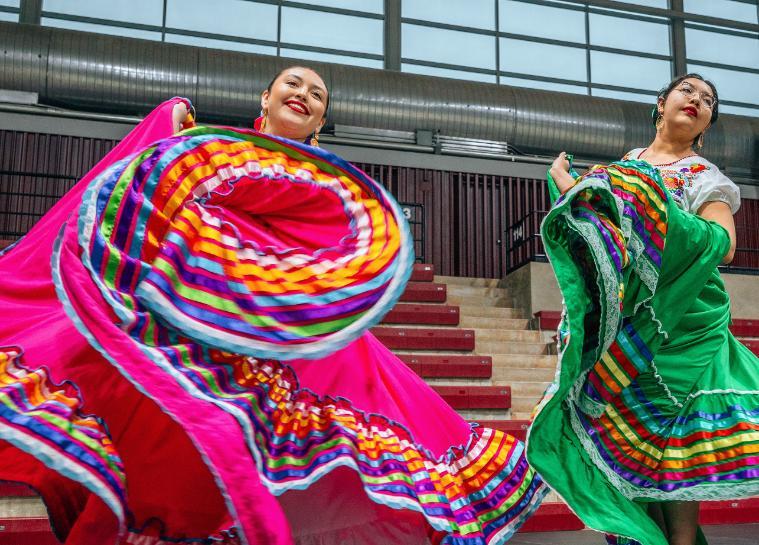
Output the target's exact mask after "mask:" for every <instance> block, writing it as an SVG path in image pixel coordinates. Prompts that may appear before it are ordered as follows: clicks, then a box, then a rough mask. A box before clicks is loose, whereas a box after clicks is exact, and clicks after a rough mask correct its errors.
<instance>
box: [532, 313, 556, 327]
mask: <svg viewBox="0 0 759 545" xmlns="http://www.w3.org/2000/svg"><path fill="white" fill-rule="evenodd" d="M533 316H535V318H537V319H538V329H541V330H545V331H556V329H558V327H559V322H561V312H560V311H558V310H539V311H538V312H536V313H535V314H533Z"/></svg>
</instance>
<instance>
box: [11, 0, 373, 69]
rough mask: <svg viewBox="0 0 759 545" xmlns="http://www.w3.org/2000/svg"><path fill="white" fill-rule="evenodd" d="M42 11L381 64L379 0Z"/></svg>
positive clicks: (172, 36)
mask: <svg viewBox="0 0 759 545" xmlns="http://www.w3.org/2000/svg"><path fill="white" fill-rule="evenodd" d="M8 3H10V4H15V5H16V6H18V3H19V2H18V0H16V1H15V2H9V0H0V19H2V18H3V17H4V16H11V15H13V14H14V13H15V12H12V11H11V10H12V9H13V8H12V7H8V8H4V7H3V6H5V5H6V4H8ZM42 7H43V11H42V24H43V25H47V26H56V27H61V28H69V29H73V30H83V31H88V32H98V33H101V34H115V35H120V36H130V37H133V38H142V39H146V40H156V41H165V42H173V43H181V44H187V45H195V46H200V47H211V48H216V49H232V50H236V51H244V52H249V53H262V54H266V55H280V56H283V57H294V58H300V59H306V60H317V61H323V62H336V63H343V64H352V65H357V66H369V67H373V68H382V66H383V59H384V53H383V23H384V2H383V0H351V1H350V2H344V1H340V0H310V1H303V2H300V1H278V0H215V1H214V2H208V1H207V0H108V1H107V2H106V1H103V0H44V1H43V6H42ZM17 11H18V10H17V9H16V12H17ZM17 17H18V16H17V15H16V19H14V20H17Z"/></svg>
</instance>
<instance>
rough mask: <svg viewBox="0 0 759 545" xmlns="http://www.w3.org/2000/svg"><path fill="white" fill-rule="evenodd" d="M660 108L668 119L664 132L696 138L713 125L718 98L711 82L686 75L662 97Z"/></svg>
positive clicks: (686, 137)
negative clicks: (713, 114)
mask: <svg viewBox="0 0 759 545" xmlns="http://www.w3.org/2000/svg"><path fill="white" fill-rule="evenodd" d="M657 107H658V110H659V115H660V116H662V118H663V120H664V124H663V126H662V129H661V130H662V131H665V132H666V133H667V134H669V135H672V136H676V137H681V138H683V139H684V140H691V141H692V140H694V139H695V138H697V137H698V135H699V134H701V133H702V132H704V131H705V130H706V129H707V128H708V127H709V125H710V124H711V120H712V113H713V111H714V109H715V108H716V107H717V101H716V97H715V96H714V91H713V90H712V88H711V86H710V85H709V84H708V83H706V82H705V81H701V80H700V79H697V78H685V79H684V80H683V81H681V82H680V83H678V84H677V85H675V86H674V88H672V90H671V91H670V92H669V94H668V95H667V96H666V97H664V98H660V99H659V102H658V106H657Z"/></svg>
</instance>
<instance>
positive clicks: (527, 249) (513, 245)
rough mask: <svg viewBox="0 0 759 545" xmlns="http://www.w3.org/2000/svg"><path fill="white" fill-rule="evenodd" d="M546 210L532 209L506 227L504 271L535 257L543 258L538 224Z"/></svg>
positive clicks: (516, 267) (517, 266)
mask: <svg viewBox="0 0 759 545" xmlns="http://www.w3.org/2000/svg"><path fill="white" fill-rule="evenodd" d="M546 214H548V211H547V210H533V211H532V212H528V213H527V214H525V215H523V216H522V217H521V218H519V219H518V220H517V221H515V222H514V223H512V224H511V225H509V226H508V227H507V228H506V231H505V237H504V241H505V247H506V272H507V273H510V272H512V271H514V270H516V269H518V268H519V267H521V266H522V265H525V264H526V263H529V262H530V261H534V260H536V259H541V258H545V251H544V249H543V239H542V238H541V237H540V224H541V223H542V221H543V218H545V217H546Z"/></svg>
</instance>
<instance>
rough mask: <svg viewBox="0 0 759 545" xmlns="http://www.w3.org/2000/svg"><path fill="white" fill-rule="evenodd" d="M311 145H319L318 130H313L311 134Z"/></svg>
mask: <svg viewBox="0 0 759 545" xmlns="http://www.w3.org/2000/svg"><path fill="white" fill-rule="evenodd" d="M311 145H312V146H313V147H315V148H318V147H319V131H314V134H313V136H311Z"/></svg>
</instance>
